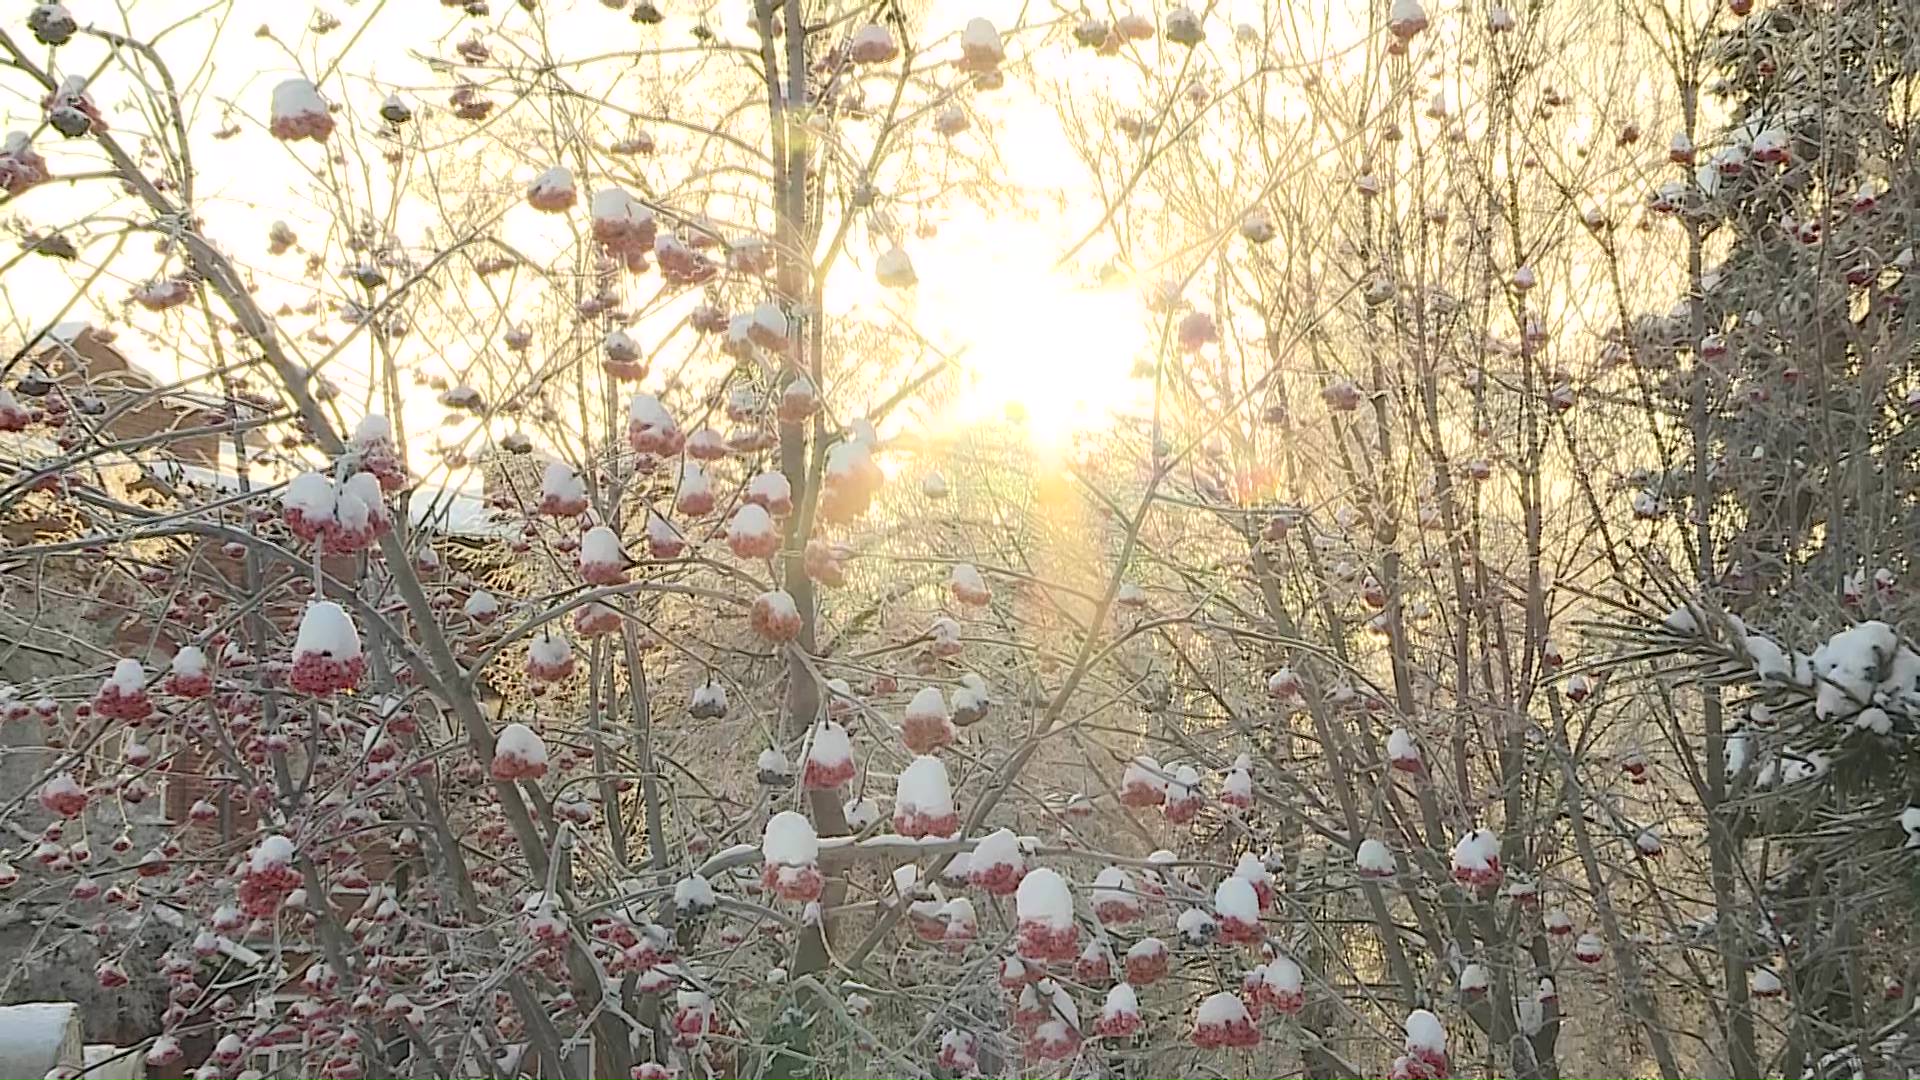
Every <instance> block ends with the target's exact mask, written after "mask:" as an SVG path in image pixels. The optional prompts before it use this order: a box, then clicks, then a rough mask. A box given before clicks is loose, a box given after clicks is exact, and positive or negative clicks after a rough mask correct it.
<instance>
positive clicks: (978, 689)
mask: <svg viewBox="0 0 1920 1080" xmlns="http://www.w3.org/2000/svg"><path fill="white" fill-rule="evenodd" d="M992 703H993V695H992V693H991V691H989V690H988V689H987V680H985V679H983V678H981V677H980V676H978V675H975V674H974V673H973V672H971V671H969V672H967V673H966V674H964V675H962V676H960V688H959V689H958V690H955V691H954V692H953V707H954V708H955V709H957V710H960V711H962V712H971V711H973V710H976V709H985V708H986V707H987V706H988V705H991V704H992Z"/></svg>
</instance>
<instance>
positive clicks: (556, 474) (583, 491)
mask: <svg viewBox="0 0 1920 1080" xmlns="http://www.w3.org/2000/svg"><path fill="white" fill-rule="evenodd" d="M540 496H541V498H543V499H553V500H554V501H556V502H585V501H586V498H587V482H586V481H585V480H582V479H581V478H580V474H579V473H577V472H574V471H573V467H572V466H571V465H568V464H567V463H566V462H564V461H549V462H547V467H546V470H545V471H544V472H542V473H541V474H540Z"/></svg>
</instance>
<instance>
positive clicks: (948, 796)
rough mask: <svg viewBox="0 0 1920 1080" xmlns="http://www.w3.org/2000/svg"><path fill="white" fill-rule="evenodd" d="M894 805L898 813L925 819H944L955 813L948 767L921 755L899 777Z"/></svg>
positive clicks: (934, 759) (935, 758) (935, 759)
mask: <svg viewBox="0 0 1920 1080" xmlns="http://www.w3.org/2000/svg"><path fill="white" fill-rule="evenodd" d="M893 805H894V808H895V809H896V810H899V811H911V812H914V813H918V814H921V815H923V816H926V817H945V816H946V815H948V814H951V813H953V789H952V787H951V786H950V785H949V784H948V782H947V766H946V763H945V762H943V761H941V760H940V759H939V758H937V757H928V756H926V755H924V754H923V755H921V756H919V757H916V758H914V759H913V762H912V763H911V764H909V765H908V766H907V767H906V769H905V770H904V771H902V772H901V773H900V781H899V784H898V785H897V786H896V787H895V789H894V794H893Z"/></svg>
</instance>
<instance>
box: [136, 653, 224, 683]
mask: <svg viewBox="0 0 1920 1080" xmlns="http://www.w3.org/2000/svg"><path fill="white" fill-rule="evenodd" d="M172 670H173V673H174V674H175V675H178V676H180V677H182V678H187V679H191V678H197V677H198V676H201V675H204V674H206V672H207V654H206V653H205V652H203V651H201V649H200V646H198V645H182V646H180V648H179V651H177V652H175V653H174V654H173V667H172ZM136 685H138V684H136Z"/></svg>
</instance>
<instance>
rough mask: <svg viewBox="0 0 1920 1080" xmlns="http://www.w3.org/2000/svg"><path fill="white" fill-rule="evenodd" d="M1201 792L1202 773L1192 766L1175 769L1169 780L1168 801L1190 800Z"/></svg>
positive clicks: (1179, 766) (1181, 766)
mask: <svg viewBox="0 0 1920 1080" xmlns="http://www.w3.org/2000/svg"><path fill="white" fill-rule="evenodd" d="M1199 792H1200V771H1199V770H1198V769H1195V768H1194V767H1193V766H1191V765H1178V766H1175V767H1174V770H1173V775H1172V776H1171V777H1170V778H1168V780H1167V798H1168V799H1174V800H1178V799H1189V798H1192V797H1193V796H1195V795H1197V794H1199Z"/></svg>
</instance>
